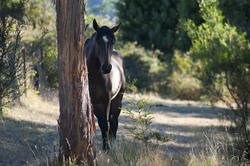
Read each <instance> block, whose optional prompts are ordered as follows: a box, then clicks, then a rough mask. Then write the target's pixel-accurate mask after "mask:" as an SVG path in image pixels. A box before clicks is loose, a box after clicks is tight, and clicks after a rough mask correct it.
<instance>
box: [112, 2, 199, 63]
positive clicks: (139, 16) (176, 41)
mask: <svg viewBox="0 0 250 166" xmlns="http://www.w3.org/2000/svg"><path fill="white" fill-rule="evenodd" d="M117 9H118V16H119V18H120V21H121V22H122V27H121V28H122V38H123V39H124V40H126V41H137V42H138V44H140V45H142V46H144V47H145V48H148V49H159V50H160V51H162V52H163V53H164V54H165V55H164V56H161V57H160V59H162V60H166V59H171V57H172V53H173V51H174V50H175V49H180V50H182V51H187V50H188V49H189V47H190V45H191V42H190V39H189V38H188V37H187V34H186V32H185V31H184V30H183V29H182V19H185V18H195V22H196V23H200V22H201V21H202V20H201V19H200V16H199V13H198V4H197V2H196V0H190V1H179V0H177V1H173V0H157V1H155V0H133V1H131V0H123V1H119V2H118V3H117ZM166 55H168V56H166Z"/></svg>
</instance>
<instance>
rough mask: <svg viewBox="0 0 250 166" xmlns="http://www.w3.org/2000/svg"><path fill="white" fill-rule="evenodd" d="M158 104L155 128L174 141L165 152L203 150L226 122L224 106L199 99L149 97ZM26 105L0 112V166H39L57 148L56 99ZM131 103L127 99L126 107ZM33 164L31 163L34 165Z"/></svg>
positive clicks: (122, 119) (165, 146)
mask: <svg viewBox="0 0 250 166" xmlns="http://www.w3.org/2000/svg"><path fill="white" fill-rule="evenodd" d="M148 98H150V100H149V101H150V102H151V103H153V104H156V106H155V107H154V108H153V109H152V112H153V116H154V120H153V124H152V128H153V129H155V130H157V131H159V132H161V133H164V134H167V135H168V136H170V137H171V141H169V142H167V143H162V144H161V145H160V148H161V149H162V151H163V152H171V153H172V154H174V153H178V152H182V153H186V152H188V151H191V150H193V149H200V148H201V147H202V146H203V144H202V142H204V134H207V135H209V134H210V132H213V131H214V129H216V131H221V130H223V129H224V128H223V126H225V125H228V124H229V123H228V122H227V121H222V120H219V119H220V118H221V117H222V115H223V111H224V110H223V109H222V108H218V107H217V108H216V107H210V106H207V105H205V104H202V103H199V102H189V101H172V100H163V99H161V98H156V97H148ZM23 103H24V105H23V106H18V107H17V106H16V107H11V108H8V109H7V110H5V111H4V113H3V114H2V115H0V166H2V165H3V166H5V165H11V166H13V165H36V164H37V165H38V163H39V162H41V160H44V158H46V156H49V155H51V153H52V152H53V151H57V149H56V148H55V149H54V147H58V133H57V119H58V114H59V112H58V110H59V109H58V104H57V101H56V100H55V101H51V100H50V101H47V100H43V99H41V98H40V97H38V96H35V95H34V94H29V95H28V97H27V98H24V99H23ZM127 104H128V100H127V98H125V100H124V102H123V107H126V106H127ZM130 123H131V121H130V119H129V117H128V116H127V115H126V114H124V113H122V114H121V116H120V118H119V129H118V139H119V138H120V136H121V135H124V136H125V137H126V135H127V131H126V130H125V129H124V126H125V125H127V124H130ZM97 129H98V130H97V134H96V143H97V144H100V146H101V135H100V130H99V127H97ZM31 163H32V164H31Z"/></svg>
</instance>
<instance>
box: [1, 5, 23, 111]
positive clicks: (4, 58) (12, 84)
mask: <svg viewBox="0 0 250 166" xmlns="http://www.w3.org/2000/svg"><path fill="white" fill-rule="evenodd" d="M25 2H26V0H19V1H14V0H13V1H12V0H11V1H6V0H0V110H1V109H2V106H3V105H4V104H5V103H6V102H8V101H9V100H10V99H12V101H14V100H15V99H16V98H18V97H19V96H20V91H19V87H20V86H21V84H22V83H21V78H22V72H21V71H22V61H21V60H22V53H21V28H22V26H23V24H24V16H25V14H24V7H25Z"/></svg>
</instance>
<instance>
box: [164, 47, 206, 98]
mask: <svg viewBox="0 0 250 166" xmlns="http://www.w3.org/2000/svg"><path fill="white" fill-rule="evenodd" d="M172 63H173V68H174V69H173V73H172V74H171V76H169V78H168V79H169V84H168V87H169V89H170V94H171V96H172V97H174V98H178V99H184V100H200V96H201V87H200V81H199V80H198V79H197V78H195V74H196V72H195V68H196V66H197V64H195V62H194V61H193V60H192V58H191V57H190V56H189V55H188V54H184V55H182V54H181V53H180V52H178V51H176V52H175V55H174V57H173V61H172Z"/></svg>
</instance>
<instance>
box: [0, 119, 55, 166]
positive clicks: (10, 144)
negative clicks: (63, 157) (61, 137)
mask: <svg viewBox="0 0 250 166" xmlns="http://www.w3.org/2000/svg"><path fill="white" fill-rule="evenodd" d="M34 118H36V117H34ZM0 133H1V134H0V165H1V166H2V165H3V166H8V165H9V166H14V165H36V164H34V163H40V162H41V160H42V159H44V158H46V156H49V155H50V154H51V153H52V152H53V151H56V149H54V148H53V147H55V145H57V142H58V134H57V126H50V125H45V124H38V123H32V122H28V121H17V120H14V119H11V118H7V117H4V116H3V115H0ZM37 165H38V164H37Z"/></svg>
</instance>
